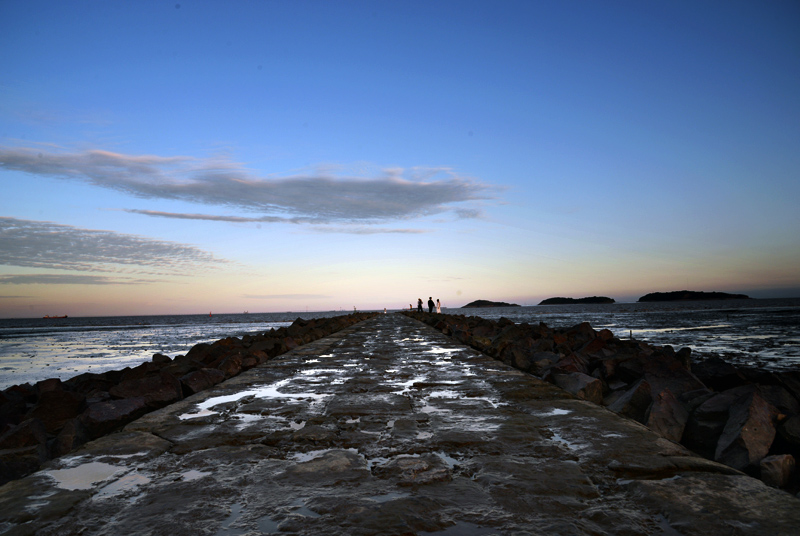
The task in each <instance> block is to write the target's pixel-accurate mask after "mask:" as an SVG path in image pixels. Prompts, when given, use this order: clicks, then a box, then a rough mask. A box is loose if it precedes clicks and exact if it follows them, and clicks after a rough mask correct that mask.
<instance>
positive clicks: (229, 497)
mask: <svg viewBox="0 0 800 536" xmlns="http://www.w3.org/2000/svg"><path fill="white" fill-rule="evenodd" d="M799 506H800V501H799V500H798V499H797V498H795V497H794V496H792V495H789V494H787V493H785V492H782V491H779V490H776V489H772V488H769V487H767V486H765V485H764V484H762V483H761V482H760V481H758V480H755V479H753V478H750V477H748V476H745V475H743V474H741V473H738V472H737V471H735V470H733V469H730V468H728V467H726V466H723V465H720V464H716V463H714V462H710V461H708V460H704V459H702V458H699V457H696V456H694V455H692V453H691V452H689V451H687V450H686V449H684V448H683V447H681V446H680V445H678V444H675V443H672V442H670V441H667V440H665V439H662V438H660V437H659V436H657V435H655V434H654V433H653V432H651V431H649V430H648V429H646V428H645V427H643V426H641V425H639V424H637V423H635V422H633V421H629V420H626V419H624V418H622V417H619V416H617V415H615V414H613V413H611V412H609V411H607V410H606V409H604V408H602V407H599V406H595V405H593V404H591V403H588V402H585V401H581V400H577V399H574V398H573V397H571V396H570V395H568V394H567V393H565V392H564V391H561V390H560V389H558V388H556V387H554V386H552V385H550V384H547V383H544V382H542V381H540V380H538V379H536V378H534V377H533V376H530V375H528V374H525V373H522V372H519V371H516V370H514V369H511V368H509V367H507V366H505V365H503V364H502V363H499V362H497V361H494V360H493V359H491V358H489V357H487V356H485V355H482V354H479V353H478V352H476V351H474V350H472V349H470V348H466V347H464V346H461V345H460V344H458V343H456V342H455V341H453V340H451V339H449V338H447V337H445V336H444V335H442V334H440V333H438V332H436V331H435V330H433V329H432V328H429V327H428V326H426V325H424V324H422V323H419V322H417V321H415V320H412V319H410V318H407V317H405V316H403V315H399V314H390V315H380V316H378V317H375V318H373V319H370V320H368V321H366V322H363V323H361V324H358V325H356V326H353V327H350V328H347V329H345V330H343V331H341V332H338V333H336V334H334V335H332V336H330V337H327V338H324V339H320V340H318V341H316V342H314V343H311V344H308V345H306V346H303V347H300V348H297V349H295V350H293V351H291V352H289V353H287V354H284V355H283V356H280V357H279V358H277V359H275V360H273V361H270V362H269V363H267V364H266V365H263V366H261V367H258V368H256V369H252V370H250V371H248V372H246V373H243V374H241V375H239V376H237V377H235V378H233V379H231V380H229V381H227V382H224V383H222V384H219V385H218V386H217V387H216V388H214V389H211V390H209V391H204V392H203V393H200V394H198V395H194V396H193V397H190V398H187V399H185V400H183V401H181V402H179V403H177V404H173V405H171V406H169V407H166V408H164V409H162V410H159V411H157V412H154V413H151V414H149V415H146V416H145V417H143V418H141V419H139V420H138V421H135V422H133V423H131V424H129V425H128V426H127V427H126V428H125V429H124V430H123V431H122V432H119V433H116V434H112V435H110V436H107V437H104V438H101V439H99V440H97V441H94V442H92V443H90V444H88V445H86V446H85V447H84V448H83V449H82V450H79V451H76V452H75V453H73V455H70V456H68V457H64V458H61V459H59V460H55V461H53V462H51V463H50V465H49V466H48V467H47V468H46V469H44V470H43V471H40V472H39V473H36V474H34V475H31V476H29V477H26V478H24V479H22V480H18V481H15V482H11V483H9V484H7V485H6V486H4V487H2V488H0V534H42V535H56V534H59V535H60V534H85V535H101V534H102V535H106V534H107V535H112V534H113V535H117V534H153V535H161V534H169V535H171V536H179V535H184V534H186V535H189V534H192V535H195V534H206V535H218V536H234V535H242V536H244V535H258V534H303V535H320V534H331V535H339V534H341V535H368V534H382V535H425V534H441V535H474V536H483V535H491V534H497V535H512V534H513V535H517V534H519V535H522V534H543V535H544V534H548V535H553V534H555V535H560V534H563V535H604V534H609V535H611V534H615V535H616V534H620V535H639V534H642V535H645V534H647V535H650V534H665V535H676V534H685V535H695V534H697V535H700V534H702V535H704V536H708V535H711V534H786V535H788V534H796V530H797V526H800V508H798V507H799Z"/></svg>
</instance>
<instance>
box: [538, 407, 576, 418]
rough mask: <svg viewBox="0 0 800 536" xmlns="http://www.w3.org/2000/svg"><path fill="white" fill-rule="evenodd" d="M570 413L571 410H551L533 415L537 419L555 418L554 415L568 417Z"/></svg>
mask: <svg viewBox="0 0 800 536" xmlns="http://www.w3.org/2000/svg"><path fill="white" fill-rule="evenodd" d="M570 413H572V410H571V409H561V408H553V409H551V410H550V411H544V412H540V413H534V415H536V416H537V417H555V416H556V415H569V414H570Z"/></svg>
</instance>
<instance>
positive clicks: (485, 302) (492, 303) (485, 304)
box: [461, 300, 519, 309]
mask: <svg viewBox="0 0 800 536" xmlns="http://www.w3.org/2000/svg"><path fill="white" fill-rule="evenodd" d="M469 307H472V308H474V307H519V305H518V304H516V303H506V302H501V301H500V302H496V301H489V300H475V301H473V302H469V303H468V304H466V305H464V306H463V307H461V308H462V309H466V308H469Z"/></svg>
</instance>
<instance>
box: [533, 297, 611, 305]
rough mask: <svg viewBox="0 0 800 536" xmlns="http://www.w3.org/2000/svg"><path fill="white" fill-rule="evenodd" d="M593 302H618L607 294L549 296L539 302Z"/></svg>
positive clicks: (541, 303) (558, 303) (560, 303)
mask: <svg viewBox="0 0 800 536" xmlns="http://www.w3.org/2000/svg"><path fill="white" fill-rule="evenodd" d="M587 303H589V304H592V303H599V304H603V303H616V300H614V299H613V298H609V297H606V296H588V297H586V298H562V297H557V298H547V299H546V300H542V301H540V302H539V305H573V304H587Z"/></svg>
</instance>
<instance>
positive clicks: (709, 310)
mask: <svg viewBox="0 0 800 536" xmlns="http://www.w3.org/2000/svg"><path fill="white" fill-rule="evenodd" d="M443 312H446V313H450V314H465V315H474V316H482V317H485V318H490V319H495V320H496V319H498V318H500V317H501V316H504V317H506V318H509V319H510V320H512V321H514V322H528V323H539V322H544V323H545V324H547V325H549V326H554V327H565V326H573V325H575V324H578V323H580V322H589V323H590V324H591V325H592V327H594V328H595V329H598V330H599V329H603V328H607V329H609V330H611V331H612V332H613V333H614V334H615V335H616V336H618V337H622V338H628V337H631V336H633V337H634V338H635V339H639V340H643V341H647V342H649V343H651V344H656V345H665V344H670V345H672V346H673V347H675V348H676V349H678V348H682V347H684V346H688V347H690V348H692V350H693V352H694V359H702V358H704V357H709V356H712V355H718V356H720V357H723V358H725V359H726V360H728V361H730V362H731V363H734V364H740V365H752V366H760V367H765V368H771V369H784V368H798V367H800V299H777V300H734V301H721V302H712V301H708V302H669V303H616V304H610V305H548V306H534V307H509V308H486V309H445V310H443ZM343 314H347V311H327V312H304V313H297V312H295V313H250V314H229V315H224V314H220V315H217V314H215V315H213V316H211V317H209V316H207V315H175V316H118V317H98V318H65V319H41V318H37V319H5V320H4V319H0V389H4V388H6V387H8V386H11V385H14V384H19V383H25V382H36V381H39V380H43V379H46V378H54V377H58V378H61V379H66V378H69V377H71V376H75V375H77V374H81V373H83V372H87V371H90V372H103V371H105V370H113V369H121V368H124V367H127V366H135V365H137V364H139V363H142V362H144V361H148V360H150V359H151V358H152V356H153V354H155V353H162V354H166V355H168V356H170V357H174V356H176V355H179V354H184V353H186V352H187V351H188V350H189V348H191V347H192V346H194V345H195V344H197V343H200V342H211V341H215V340H218V339H222V338H224V337H231V336H235V337H241V336H242V335H245V334H248V333H250V334H253V333H258V332H263V331H267V330H269V329H270V328H277V327H280V326H288V325H289V324H290V323H291V322H292V321H294V320H295V319H296V318H298V317H300V318H318V317H330V316H338V315H343Z"/></svg>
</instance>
